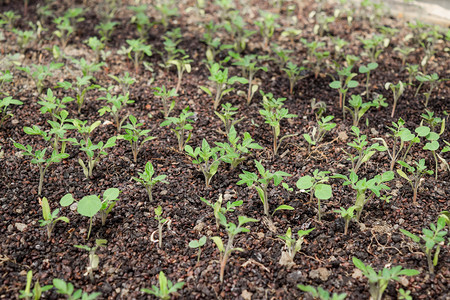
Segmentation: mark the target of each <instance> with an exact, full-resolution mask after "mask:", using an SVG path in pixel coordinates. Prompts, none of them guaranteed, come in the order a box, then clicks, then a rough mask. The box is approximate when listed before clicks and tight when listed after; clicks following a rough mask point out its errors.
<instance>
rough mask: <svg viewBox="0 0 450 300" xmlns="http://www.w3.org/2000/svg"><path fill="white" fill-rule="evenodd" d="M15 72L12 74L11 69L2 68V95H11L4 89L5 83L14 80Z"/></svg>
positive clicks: (0, 74) (0, 89)
mask: <svg viewBox="0 0 450 300" xmlns="http://www.w3.org/2000/svg"><path fill="white" fill-rule="evenodd" d="M13 78H14V76H13V74H11V71H10V70H4V71H3V70H0V96H1V95H5V96H9V94H8V93H7V92H6V91H5V90H4V89H3V87H4V86H5V83H9V82H12V81H13Z"/></svg>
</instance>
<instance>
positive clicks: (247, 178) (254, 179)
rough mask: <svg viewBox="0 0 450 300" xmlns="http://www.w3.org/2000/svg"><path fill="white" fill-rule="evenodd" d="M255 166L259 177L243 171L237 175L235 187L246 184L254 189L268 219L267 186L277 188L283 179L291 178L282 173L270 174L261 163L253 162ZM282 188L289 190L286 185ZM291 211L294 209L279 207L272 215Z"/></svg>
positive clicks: (284, 206)
mask: <svg viewBox="0 0 450 300" xmlns="http://www.w3.org/2000/svg"><path fill="white" fill-rule="evenodd" d="M255 165H256V168H257V170H258V173H259V175H260V176H258V175H257V174H256V173H251V172H248V171H245V170H244V171H243V172H244V173H243V174H239V178H241V180H239V181H238V182H237V185H241V184H246V185H247V187H254V188H255V189H256V191H257V192H258V196H259V199H260V200H261V202H262V203H263V207H264V214H265V215H266V217H270V215H269V192H268V188H269V184H270V183H271V182H273V185H274V186H278V185H279V184H280V183H281V182H282V181H283V179H284V177H289V176H292V175H290V174H288V173H286V172H283V171H276V172H275V173H270V172H269V171H268V170H265V169H264V167H263V165H262V164H261V162H259V161H257V160H255ZM282 186H283V187H284V188H285V189H289V186H288V185H287V184H286V183H283V184H282ZM282 209H285V210H293V209H294V208H293V207H292V206H289V205H280V206H278V207H277V208H276V209H275V210H274V211H273V213H272V214H274V213H275V212H276V211H277V210H282Z"/></svg>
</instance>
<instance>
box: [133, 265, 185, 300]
mask: <svg viewBox="0 0 450 300" xmlns="http://www.w3.org/2000/svg"><path fill="white" fill-rule="evenodd" d="M158 280H159V287H157V286H155V285H153V286H152V289H146V288H144V289H141V292H144V293H147V294H150V295H153V296H155V297H157V298H159V299H161V300H170V299H171V297H172V296H171V294H173V293H176V291H178V290H179V289H182V288H183V286H184V282H183V281H180V282H177V283H175V284H173V283H172V281H170V280H168V279H167V277H166V275H164V272H163V271H161V272H159V278H158Z"/></svg>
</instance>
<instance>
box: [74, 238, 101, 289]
mask: <svg viewBox="0 0 450 300" xmlns="http://www.w3.org/2000/svg"><path fill="white" fill-rule="evenodd" d="M106 243H107V241H106V240H100V239H97V240H95V246H94V247H89V246H85V245H75V247H76V248H79V249H84V250H86V251H88V252H89V264H88V266H87V268H86V273H85V274H84V276H87V275H89V279H90V280H91V281H92V282H93V281H94V271H95V270H97V269H98V264H99V262H100V258H99V257H98V255H97V254H96V253H95V252H96V251H97V248H99V247H105V246H106Z"/></svg>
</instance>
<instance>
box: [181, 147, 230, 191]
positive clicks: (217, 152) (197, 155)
mask: <svg viewBox="0 0 450 300" xmlns="http://www.w3.org/2000/svg"><path fill="white" fill-rule="evenodd" d="M184 150H185V151H186V153H187V154H188V155H189V156H191V157H192V158H193V160H192V163H193V164H196V165H199V168H200V170H201V171H202V173H203V175H204V176H205V184H206V187H209V186H210V183H211V179H212V177H213V176H214V175H215V174H216V173H217V169H218V168H219V165H220V162H221V156H222V153H221V152H222V151H221V149H220V148H219V147H214V148H211V147H210V146H209V144H208V142H207V141H206V140H205V139H203V141H202V147H201V148H200V147H196V148H195V150H194V149H193V148H192V147H191V146H190V145H186V146H185V147H184Z"/></svg>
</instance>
